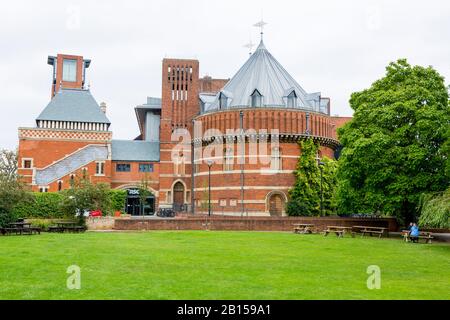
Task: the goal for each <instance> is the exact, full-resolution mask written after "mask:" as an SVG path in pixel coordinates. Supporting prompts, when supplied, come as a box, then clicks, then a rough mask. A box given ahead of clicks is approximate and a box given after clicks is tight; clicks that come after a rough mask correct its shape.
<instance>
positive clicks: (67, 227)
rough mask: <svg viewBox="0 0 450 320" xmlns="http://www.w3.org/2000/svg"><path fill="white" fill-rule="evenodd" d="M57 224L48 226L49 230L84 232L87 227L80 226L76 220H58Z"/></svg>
mask: <svg viewBox="0 0 450 320" xmlns="http://www.w3.org/2000/svg"><path fill="white" fill-rule="evenodd" d="M55 224H56V226H50V227H49V228H48V231H49V232H65V231H68V232H82V231H85V230H86V228H85V227H82V226H79V225H78V223H77V222H76V221H56V222H55Z"/></svg>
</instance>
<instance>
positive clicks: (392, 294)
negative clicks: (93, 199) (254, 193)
mask: <svg viewBox="0 0 450 320" xmlns="http://www.w3.org/2000/svg"><path fill="white" fill-rule="evenodd" d="M70 265H78V266H79V267H80V268H81V289H80V290H69V289H67V288H66V279H67V277H68V276H69V274H67V273H66V270H67V268H68V266H70ZM369 265H378V266H379V267H380V268H381V289H379V290H377V289H374V290H369V289H368V288H367V285H366V281H367V278H368V277H369V275H368V274H367V273H366V270H367V267H368V266H369ZM449 288H450V246H449V245H448V244H431V245H426V244H411V243H404V242H402V241H401V240H398V239H378V238H376V239H372V238H363V239H361V238H359V237H357V238H354V239H353V238H343V239H338V238H336V237H335V236H329V237H323V236H321V235H297V234H292V233H281V232H208V231H182V232H181V231H180V232H164V231H158V232H136V233H119V232H115V233H94V232H88V233H85V234H43V235H40V236H7V237H5V236H3V237H0V299H450V290H449Z"/></svg>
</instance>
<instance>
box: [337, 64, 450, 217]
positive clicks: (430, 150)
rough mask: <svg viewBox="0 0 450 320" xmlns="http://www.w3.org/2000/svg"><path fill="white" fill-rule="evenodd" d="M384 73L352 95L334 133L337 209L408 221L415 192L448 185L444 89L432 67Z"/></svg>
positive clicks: (449, 124) (449, 121) (448, 114)
mask: <svg viewBox="0 0 450 320" xmlns="http://www.w3.org/2000/svg"><path fill="white" fill-rule="evenodd" d="M386 70H387V72H386V76H385V77H383V78H382V79H380V80H378V81H376V82H375V83H373V84H372V86H371V87H370V88H369V89H366V90H363V91H361V92H356V93H353V94H352V96H351V99H350V105H351V107H352V108H353V110H354V111H355V113H354V117H353V119H352V121H350V122H349V123H347V124H346V125H345V126H344V127H342V128H341V129H340V130H339V131H338V133H339V139H340V141H341V143H342V145H343V150H342V155H341V158H340V159H339V170H338V179H339V184H338V185H339V187H338V192H337V203H338V208H339V209H338V211H339V212H340V213H355V212H380V213H384V214H387V215H393V216H396V217H398V218H399V220H400V221H403V222H404V221H413V220H414V219H415V215H416V214H417V211H416V208H417V205H418V203H419V198H420V195H421V194H422V193H424V192H435V191H442V190H445V189H446V187H447V186H448V184H449V169H448V168H449V163H448V162H449V159H448V151H449V146H448V144H449V142H448V140H449V136H450V129H449V128H450V109H449V101H448V92H447V88H446V87H445V85H444V80H443V78H442V77H441V76H440V75H439V73H438V72H437V71H435V70H434V69H433V68H432V67H428V68H423V67H420V66H413V67H412V66H410V65H409V64H408V63H407V62H406V60H398V61H397V62H395V63H391V64H389V66H388V67H387V68H386ZM446 150H447V151H446Z"/></svg>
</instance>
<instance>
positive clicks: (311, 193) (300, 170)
mask: <svg viewBox="0 0 450 320" xmlns="http://www.w3.org/2000/svg"><path fill="white" fill-rule="evenodd" d="M299 145H300V150H301V155H300V157H299V159H298V162H297V167H296V170H295V171H294V175H295V184H294V186H293V188H292V189H290V190H289V201H288V203H287V205H286V212H287V214H288V215H290V216H318V215H321V210H320V200H321V199H320V198H321V191H320V188H321V170H322V192H323V193H322V194H323V204H322V205H323V210H322V213H323V214H324V215H328V214H331V213H333V212H334V208H335V202H334V194H335V189H336V188H335V187H336V161H334V160H331V159H328V158H326V157H324V158H323V159H321V160H320V161H321V162H322V165H320V166H319V161H318V158H317V154H318V151H319V145H318V144H316V143H315V142H314V141H313V139H306V140H304V141H300V142H299Z"/></svg>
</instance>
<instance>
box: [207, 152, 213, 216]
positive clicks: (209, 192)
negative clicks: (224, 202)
mask: <svg viewBox="0 0 450 320" xmlns="http://www.w3.org/2000/svg"><path fill="white" fill-rule="evenodd" d="M207 164H208V216H209V217H211V166H212V164H213V162H212V161H211V160H208V162H207Z"/></svg>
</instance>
